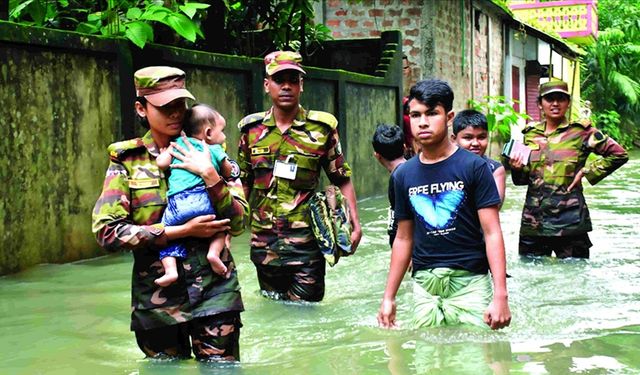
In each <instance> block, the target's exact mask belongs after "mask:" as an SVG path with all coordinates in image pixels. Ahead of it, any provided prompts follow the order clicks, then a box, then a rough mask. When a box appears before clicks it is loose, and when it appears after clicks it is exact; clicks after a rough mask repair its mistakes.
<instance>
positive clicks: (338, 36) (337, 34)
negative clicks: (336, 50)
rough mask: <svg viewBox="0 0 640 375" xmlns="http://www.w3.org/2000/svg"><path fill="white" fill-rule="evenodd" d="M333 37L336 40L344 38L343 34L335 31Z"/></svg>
mask: <svg viewBox="0 0 640 375" xmlns="http://www.w3.org/2000/svg"><path fill="white" fill-rule="evenodd" d="M331 34H332V35H333V37H334V38H336V39H340V38H342V33H341V32H340V31H334V32H333V33H331Z"/></svg>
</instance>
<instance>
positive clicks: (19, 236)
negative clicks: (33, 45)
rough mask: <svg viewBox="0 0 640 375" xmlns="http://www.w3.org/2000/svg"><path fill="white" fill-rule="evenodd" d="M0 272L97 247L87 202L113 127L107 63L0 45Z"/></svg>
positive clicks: (115, 114)
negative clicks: (2, 132)
mask: <svg viewBox="0 0 640 375" xmlns="http://www.w3.org/2000/svg"><path fill="white" fill-rule="evenodd" d="M0 66H2V69H1V75H0V101H1V102H2V106H1V107H0V116H1V117H2V118H3V120H4V123H5V129H6V136H5V137H3V138H2V141H0V155H2V158H1V159H0V171H1V172H0V181H1V183H2V185H3V190H4V191H3V200H2V203H1V204H0V233H2V237H0V259H1V260H2V262H1V264H0V273H7V272H13V271H17V270H20V269H23V268H25V267H27V266H30V265H33V264H37V263H41V262H64V261H71V260H76V259H81V258H87V257H91V256H95V255H97V254H98V249H97V246H96V244H95V240H94V239H93V236H92V235H91V222H90V219H91V212H90V210H91V207H93V203H94V202H95V199H96V197H97V195H98V193H99V191H100V188H101V181H102V179H103V176H104V170H105V167H106V165H107V154H106V151H105V152H100V150H105V149H106V146H107V144H108V143H110V142H111V141H113V140H114V134H117V132H118V124H119V111H118V110H117V108H118V100H119V97H118V94H117V90H116V89H115V88H116V87H117V86H118V85H117V81H116V78H115V77H116V75H115V74H114V67H113V64H112V63H111V62H110V61H109V60H106V59H103V58H100V57H90V56H87V55H80V54H74V53H60V52H59V51H56V52H53V51H46V50H35V49H26V48H19V47H15V48H14V47H11V48H9V47H5V48H3V49H2V53H1V54H0Z"/></svg>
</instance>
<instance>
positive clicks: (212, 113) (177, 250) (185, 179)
mask: <svg viewBox="0 0 640 375" xmlns="http://www.w3.org/2000/svg"><path fill="white" fill-rule="evenodd" d="M225 126H226V121H225V119H224V117H222V115H221V114H220V113H218V111H216V110H215V109H213V108H211V107H209V106H208V105H206V104H196V105H194V106H193V107H192V108H191V109H190V110H188V111H187V113H186V114H185V118H184V124H183V130H184V132H185V133H186V135H187V136H188V138H187V137H184V136H183V137H178V138H177V139H176V140H175V144H176V145H177V146H175V147H176V148H177V149H178V151H179V150H180V149H185V150H187V149H188V148H189V146H188V145H187V144H186V143H185V141H188V142H189V143H190V144H191V145H192V146H193V147H194V148H196V149H197V150H198V151H202V150H203V149H204V148H205V147H207V148H208V149H209V154H210V155H211V162H212V163H213V166H214V168H215V169H216V171H218V173H219V174H220V176H222V177H223V178H225V179H229V178H230V177H231V175H232V174H233V170H234V167H233V164H232V163H231V162H230V161H229V158H228V157H227V154H226V153H225V152H224V150H223V149H222V146H221V145H222V144H223V143H224V141H225V139H226V136H225V135H224V128H225ZM172 147H174V146H173V144H172ZM172 147H169V148H167V149H166V150H163V151H162V152H161V153H160V155H158V157H157V158H156V162H157V164H158V167H159V168H160V169H162V170H166V169H167V168H169V166H170V165H171V168H172V169H171V174H170V175H169V178H168V184H169V190H168V191H167V208H166V210H165V211H164V215H163V216H162V223H163V224H165V225H179V224H182V223H185V222H187V221H188V220H190V219H192V218H194V217H196V216H200V215H215V212H214V211H213V209H212V205H211V204H210V203H209V194H208V193H207V190H206V187H205V184H204V181H203V180H202V178H200V176H197V175H195V174H193V173H191V172H189V171H187V170H186V169H182V168H180V164H181V161H180V160H179V159H178V158H176V157H173V155H172V154H171V153H172V152H174V151H173V150H172ZM235 170H236V176H235V177H238V176H237V174H238V172H239V168H237V167H236V168H235ZM225 238H226V233H225V232H218V233H216V234H215V235H214V236H213V238H212V239H211V243H210V244H209V251H208V253H207V260H208V261H209V263H210V264H211V268H212V269H213V271H214V272H215V273H217V274H219V275H226V274H227V271H228V270H227V267H226V266H225V265H224V263H223V262H222V260H221V259H220V253H221V252H222V250H223V249H224V247H225V244H226V243H225ZM185 257H186V249H185V247H184V245H183V244H182V243H180V242H173V243H171V244H170V245H169V246H167V247H166V248H164V249H162V250H160V261H161V262H162V266H163V267H164V275H163V276H161V277H159V278H157V279H156V280H155V281H154V282H155V283H156V284H157V285H160V286H162V287H167V286H169V285H171V284H172V283H174V282H175V281H176V280H177V279H178V270H177V264H176V258H185Z"/></svg>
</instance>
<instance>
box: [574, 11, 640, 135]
mask: <svg viewBox="0 0 640 375" xmlns="http://www.w3.org/2000/svg"><path fill="white" fill-rule="evenodd" d="M598 11H599V12H598V13H599V15H598V17H599V22H600V26H601V28H605V30H604V31H600V33H599V35H598V40H597V41H596V43H595V44H593V45H592V46H590V47H589V48H588V49H587V56H585V58H584V60H583V65H582V93H583V96H584V97H585V98H586V99H589V100H590V101H591V102H592V103H593V109H594V113H597V114H598V115H599V116H604V115H607V114H610V113H612V112H615V113H616V114H619V121H609V120H610V118H609V117H605V118H606V119H607V122H606V123H607V124H608V125H607V126H608V129H607V130H605V132H607V133H608V134H610V135H611V136H612V137H613V138H616V139H619V140H620V141H621V142H622V143H625V142H626V141H625V138H624V137H629V135H630V134H631V135H633V137H637V135H638V134H639V133H640V131H639V130H640V129H639V124H640V0H628V1H622V2H620V1H617V0H600V1H599V2H598ZM607 116H608V115H607ZM598 126H599V127H600V124H599V123H598ZM614 126H617V127H618V133H619V134H621V135H622V137H620V138H619V137H616V136H615V135H614V134H616V133H615V131H614V130H613V127H614Z"/></svg>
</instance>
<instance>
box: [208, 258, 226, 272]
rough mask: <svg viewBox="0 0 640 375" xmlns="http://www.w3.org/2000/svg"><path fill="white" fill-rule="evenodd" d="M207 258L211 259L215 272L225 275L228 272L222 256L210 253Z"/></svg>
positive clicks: (210, 262)
mask: <svg viewBox="0 0 640 375" xmlns="http://www.w3.org/2000/svg"><path fill="white" fill-rule="evenodd" d="M207 260H208V261H209V264H210V265H211V269H212V270H213V272H215V273H217V274H218V275H220V276H224V275H225V274H226V273H227V266H225V265H224V263H222V260H220V257H218V256H217V255H213V254H208V255H207Z"/></svg>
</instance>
